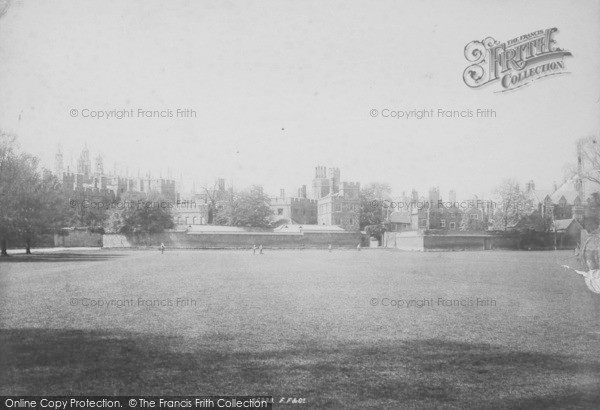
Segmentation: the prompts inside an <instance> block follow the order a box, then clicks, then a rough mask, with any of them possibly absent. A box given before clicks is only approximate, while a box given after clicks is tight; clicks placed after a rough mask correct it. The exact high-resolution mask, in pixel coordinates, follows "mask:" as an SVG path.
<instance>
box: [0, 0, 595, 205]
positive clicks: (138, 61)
mask: <svg viewBox="0 0 600 410" xmlns="http://www.w3.org/2000/svg"><path fill="white" fill-rule="evenodd" d="M3 5H6V6H7V8H6V13H5V14H4V15H3V16H2V17H0V129H2V130H4V131H6V132H11V133H14V134H16V135H17V136H18V141H19V143H20V146H21V148H22V149H23V150H25V151H28V152H30V153H32V154H35V155H37V156H39V157H40V159H41V161H42V164H44V165H45V166H46V167H48V168H50V169H53V168H54V155H55V153H56V151H57V147H58V145H59V144H60V145H61V147H62V151H63V154H64V157H65V165H69V163H71V169H73V167H74V166H75V165H76V161H77V158H78V156H79V153H80V151H81V149H82V148H83V146H84V144H86V145H87V147H88V148H89V150H90V154H91V156H92V157H95V156H96V155H102V156H103V158H104V162H105V168H107V169H113V164H114V163H116V164H117V167H118V168H119V169H120V170H121V171H122V172H125V170H128V171H129V173H130V175H137V171H138V169H139V170H140V171H141V172H142V173H145V172H151V173H152V175H153V176H159V175H162V176H163V177H167V176H168V175H171V176H172V177H173V178H176V179H178V178H179V176H180V175H183V178H184V181H185V183H186V185H187V186H188V187H189V186H190V185H191V182H192V181H195V184H196V186H203V185H207V184H210V183H211V181H213V180H214V179H215V178H217V177H224V178H226V179H227V181H228V182H227V183H228V184H233V186H234V187H236V188H243V187H246V186H249V185H252V184H260V185H263V186H264V188H265V191H266V192H268V193H272V194H278V193H279V190H280V188H284V189H286V192H289V193H295V192H296V190H297V188H298V187H299V186H300V185H303V184H305V185H307V186H308V187H309V190H310V185H311V180H312V178H313V177H314V168H315V166H317V165H324V166H327V167H339V168H340V169H341V174H342V180H346V181H356V182H360V183H361V184H366V183H369V182H373V181H379V182H387V183H389V184H390V186H391V187H392V189H393V192H394V193H395V194H401V193H402V192H403V191H406V192H407V193H408V192H410V191H411V190H412V189H413V188H415V189H417V190H419V191H420V192H425V191H427V190H428V189H429V188H430V187H434V186H437V187H439V188H440V190H441V192H442V196H443V197H446V196H447V195H446V192H447V191H449V190H455V191H457V194H458V197H459V198H461V197H462V198H466V197H470V196H472V195H473V194H476V195H479V196H480V197H486V196H489V195H491V192H492V191H493V190H494V187H495V186H497V185H498V184H500V183H501V182H502V181H503V180H504V179H506V178H516V179H517V180H519V181H521V182H523V183H524V182H526V181H529V180H530V179H532V180H534V181H535V182H536V187H538V188H550V187H551V186H552V184H553V182H554V181H557V182H560V181H561V180H562V178H563V167H564V165H565V164H566V163H574V162H575V141H576V140H577V139H578V138H581V137H585V136H588V135H598V134H599V131H600V76H599V75H598V73H599V72H600V53H598V50H599V47H598V42H599V40H600V1H597V0H596V1H594V0H588V1H586V0H579V1H547V0H543V1H542V0H533V1H528V2H526V3H524V2H521V1H510V0H505V1H486V2H482V1H470V0H469V1H447V0H445V1H423V2H417V1H397V0H392V1H373V0H369V1H356V0H349V1H348V0H347V1H330V0H326V1H323V0H318V1H312V0H309V1H302V2H298V1H291V0H279V1H254V0H250V1H248V0H243V1H242V0H239V1H223V0H219V1H181V0H175V1H169V2H164V1H160V2H159V1H152V0H150V1H148V0H144V1H141V0H140V1H127V2H123V1H111V0H109V1H96V0H89V1H76V0H69V1H64V0H58V1H53V2H41V1H32V0H21V1H17V0H13V1H9V2H7V0H2V1H0V9H2V7H3ZM551 27H556V28H558V32H557V33H556V34H555V37H554V38H555V40H556V41H557V45H558V46H559V47H561V48H563V49H566V50H568V51H570V52H571V53H572V57H567V58H565V60H564V62H565V66H566V69H565V70H566V71H567V72H568V73H569V74H565V75H559V76H552V77H548V78H545V79H542V80H539V81H535V82H533V83H531V84H530V85H529V86H527V87H523V88H520V89H518V90H515V91H512V92H506V93H497V92H495V91H499V90H500V89H501V88H500V86H499V85H498V84H496V85H493V86H487V87H482V88H480V89H472V88H469V87H467V86H466V85H465V83H464V81H463V71H464V70H465V68H467V66H468V65H469V64H470V63H469V62H468V61H467V60H466V58H465V56H464V49H465V46H466V45H467V44H468V43H469V42H471V41H474V40H483V39H484V38H486V37H493V38H494V39H496V40H498V41H500V42H504V41H507V40H510V39H513V38H515V37H519V36H521V35H523V34H526V33H531V32H534V31H537V30H543V29H546V28H551ZM177 109H183V110H185V109H190V110H194V111H195V113H196V116H195V117H189V118H181V117H179V118H178V117H177V116H176V113H177ZM420 109H433V110H435V111H436V112H437V110H438V109H442V110H471V111H476V110H477V109H492V110H494V111H495V112H496V117H495V118H473V117H471V118H423V119H421V120H419V119H416V118H411V119H404V118H403V119H396V118H389V117H387V118H386V117H383V116H382V115H383V112H384V111H385V110H390V111H395V110H405V111H408V110H420ZM123 110H133V112H134V114H135V115H133V116H132V117H131V118H122V119H117V118H108V119H107V118H101V119H99V118H92V117H90V115H91V113H93V112H103V111H114V112H115V113H116V112H117V111H121V112H122V111H123ZM139 110H142V111H153V110H156V111H165V112H168V111H169V110H171V112H172V113H173V116H172V117H167V118H160V117H158V118H156V117H150V118H147V117H145V118H141V117H140V116H139V115H138V114H139ZM372 110H377V113H378V115H377V116H372V115H371V114H372ZM390 111H385V112H390ZM84 115H87V116H84Z"/></svg>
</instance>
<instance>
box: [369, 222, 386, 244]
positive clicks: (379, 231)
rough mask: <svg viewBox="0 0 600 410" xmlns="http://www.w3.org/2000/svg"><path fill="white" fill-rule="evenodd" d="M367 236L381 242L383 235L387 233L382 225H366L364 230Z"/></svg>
mask: <svg viewBox="0 0 600 410" xmlns="http://www.w3.org/2000/svg"><path fill="white" fill-rule="evenodd" d="M364 230H365V232H366V234H367V235H369V236H372V237H374V238H376V239H377V240H378V241H381V238H382V236H383V233H384V232H385V231H387V227H386V226H385V225H383V224H379V225H367V226H365V228H364Z"/></svg>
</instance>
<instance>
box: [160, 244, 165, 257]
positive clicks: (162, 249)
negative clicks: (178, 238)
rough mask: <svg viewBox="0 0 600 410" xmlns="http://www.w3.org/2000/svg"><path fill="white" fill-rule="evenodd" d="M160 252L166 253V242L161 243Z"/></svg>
mask: <svg viewBox="0 0 600 410" xmlns="http://www.w3.org/2000/svg"><path fill="white" fill-rule="evenodd" d="M160 253H161V254H163V253H165V244H164V243H162V242H161V243H160Z"/></svg>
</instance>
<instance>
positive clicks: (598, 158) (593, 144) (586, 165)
mask: <svg viewBox="0 0 600 410" xmlns="http://www.w3.org/2000/svg"><path fill="white" fill-rule="evenodd" d="M577 150H578V151H579V152H580V153H581V164H578V166H573V167H571V174H572V175H575V174H576V173H578V172H580V173H581V175H580V176H581V177H582V178H583V179H584V180H588V181H591V182H595V183H597V184H599V185H600V140H598V138H597V137H596V136H589V137H585V138H580V139H579V140H578V141H577Z"/></svg>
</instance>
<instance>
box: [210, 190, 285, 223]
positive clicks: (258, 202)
mask: <svg viewBox="0 0 600 410" xmlns="http://www.w3.org/2000/svg"><path fill="white" fill-rule="evenodd" d="M272 214H273V211H272V210H271V208H270V207H269V197H267V196H266V195H264V193H263V190H262V188H261V187H259V186H254V187H252V189H250V190H247V191H242V192H237V193H235V192H230V193H229V196H228V198H227V199H226V200H224V201H223V208H222V209H220V210H219V213H218V214H217V218H216V223H218V224H220V225H228V226H245V227H257V228H268V227H270V226H271V215H272Z"/></svg>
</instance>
